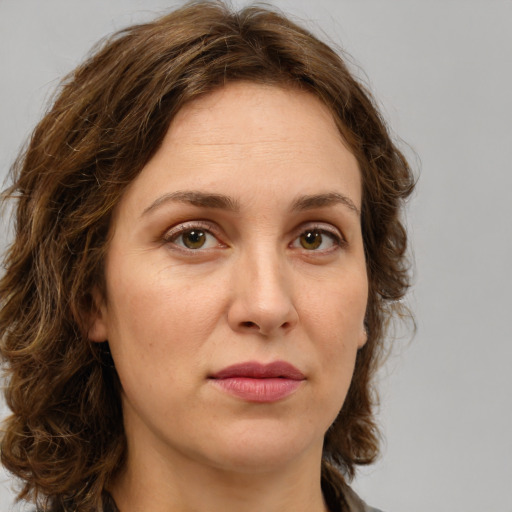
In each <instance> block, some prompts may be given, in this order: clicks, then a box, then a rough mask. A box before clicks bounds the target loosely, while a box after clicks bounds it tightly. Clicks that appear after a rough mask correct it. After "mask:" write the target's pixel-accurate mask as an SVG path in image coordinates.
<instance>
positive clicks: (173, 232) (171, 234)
mask: <svg viewBox="0 0 512 512" xmlns="http://www.w3.org/2000/svg"><path fill="white" fill-rule="evenodd" d="M197 228H199V229H202V230H203V231H207V232H208V233H210V234H211V235H212V236H214V237H215V238H216V240H217V242H218V243H219V246H221V247H226V244H224V243H223V242H222V240H221V237H222V235H221V232H220V230H219V228H218V227H217V226H216V225H215V224H214V223H212V222H210V221H207V220H189V221H186V222H180V223H179V224H176V225H175V226H172V227H170V228H168V229H166V230H165V232H164V233H163V235H162V237H161V238H162V240H163V241H164V242H165V243H174V240H175V239H176V238H178V237H179V236H180V235H181V234H183V233H186V232H187V231H191V230H193V229H197ZM174 247H175V248H176V249H179V250H183V251H190V252H199V251H201V250H202V251H206V250H208V249H188V248H186V247H182V246H180V245H177V244H174Z"/></svg>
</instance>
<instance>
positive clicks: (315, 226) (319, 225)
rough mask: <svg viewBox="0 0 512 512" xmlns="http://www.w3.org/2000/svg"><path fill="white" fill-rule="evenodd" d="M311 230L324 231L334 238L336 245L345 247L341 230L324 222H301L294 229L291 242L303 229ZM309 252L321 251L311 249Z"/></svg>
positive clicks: (345, 241)
mask: <svg viewBox="0 0 512 512" xmlns="http://www.w3.org/2000/svg"><path fill="white" fill-rule="evenodd" d="M308 230H312V231H318V232H320V233H325V234H327V235H329V236H331V237H332V238H333V239H334V242H335V243H336V245H337V246H338V247H345V246H346V245H347V239H346V238H345V236H344V234H343V232H342V231H341V230H340V229H339V228H337V227H336V226H334V225H332V224H329V223H326V222H306V223H304V224H301V225H300V226H299V227H298V228H297V229H296V230H295V235H294V237H293V240H292V243H293V242H294V241H295V240H296V239H297V238H298V237H299V236H300V235H302V234H303V233H304V232H305V231H308ZM311 252H320V253H321V252H322V251H311Z"/></svg>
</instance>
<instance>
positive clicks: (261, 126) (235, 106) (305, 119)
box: [135, 82, 360, 207]
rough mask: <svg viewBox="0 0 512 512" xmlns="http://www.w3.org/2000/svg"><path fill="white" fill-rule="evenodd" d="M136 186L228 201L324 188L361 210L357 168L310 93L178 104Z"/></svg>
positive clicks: (278, 90) (270, 92) (244, 94)
mask: <svg viewBox="0 0 512 512" xmlns="http://www.w3.org/2000/svg"><path fill="white" fill-rule="evenodd" d="M241 180H242V181H241ZM135 181H136V182H139V187H142V188H144V187H146V186H147V187H151V188H156V189H159V191H160V192H162V190H163V189H164V190H166V189H169V188H172V189H174V190H180V189H191V188H194V189H198V188H204V189H205V190H208V191H212V192H220V193H226V192H227V193H231V191H230V190H226V189H233V190H232V195H234V196H237V195H239V194H242V193H243V192H244V191H245V192H247V193H255V192H256V191H257V190H261V192H262V193H267V192H270V193H276V191H279V193H280V194H281V195H283V194H285V193H288V194H293V193H295V195H300V194H315V193H319V192H325V190H321V189H322V187H324V184H325V187H324V188H327V189H329V191H330V189H331V188H332V187H335V188H338V191H339V192H342V193H344V194H347V193H349V192H350V193H351V195H352V196H353V197H352V200H353V202H354V203H355V204H356V205H357V206H358V207H360V197H359V196H360V192H359V191H360V173H359V168H358V164H357V161H356V159H355V157H354V155H353V154H352V152H351V151H350V150H349V149H348V148H347V146H346V144H345V143H344V141H343V138H342V136H341V134H340V132H339V130H338V128H337V126H336V123H335V120H334V118H333V116H332V114H331V112H330V110H329V109H328V108H327V106H326V105H325V104H324V103H322V102H321V101H320V100H319V99H318V98H317V97H316V96H314V95H313V94H312V93H309V92H305V91H301V90H297V89H290V88H283V87H276V86H269V85H261V84H255V83H250V82H235V83H232V84H229V85H227V86H224V87H222V88H220V89H218V90H216V91H214V92H212V93H210V94H208V95H205V96H202V97H200V98H199V99H196V100H194V101H192V102H190V103H188V104H187V105H185V106H184V107H183V108H182V109H181V110H180V111H179V112H178V113H177V115H176V116H175V118H174V119H173V120H172V122H171V124H170V127H169V129H168V131H167V133H166V135H165V137H164V140H163V142H162V145H161V147H160V148H159V150H158V151H157V152H156V154H155V155H154V156H153V158H152V159H151V160H150V161H149V163H148V164H147V165H146V167H145V168H144V169H143V170H142V172H141V175H140V176H139V177H138V178H137V179H136V180H135ZM141 182H143V183H141ZM235 185H236V188H233V187H234V186H235ZM166 191H167V190H166Z"/></svg>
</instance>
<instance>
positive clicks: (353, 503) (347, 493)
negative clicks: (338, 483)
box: [343, 486, 383, 512]
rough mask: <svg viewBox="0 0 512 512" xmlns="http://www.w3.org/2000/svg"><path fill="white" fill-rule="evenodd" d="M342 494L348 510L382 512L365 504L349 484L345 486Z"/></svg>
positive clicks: (353, 511)
mask: <svg viewBox="0 0 512 512" xmlns="http://www.w3.org/2000/svg"><path fill="white" fill-rule="evenodd" d="M343 495H344V497H345V500H346V502H347V504H348V507H349V511H350V512H383V511H382V510H380V509H378V508H373V507H370V506H369V505H367V504H366V503H365V502H364V501H363V500H362V499H361V498H360V497H359V496H358V495H357V494H356V493H355V491H354V490H353V489H352V488H350V487H349V486H346V487H345V489H344V490H343Z"/></svg>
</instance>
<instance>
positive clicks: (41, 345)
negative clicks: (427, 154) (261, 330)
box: [0, 1, 414, 511]
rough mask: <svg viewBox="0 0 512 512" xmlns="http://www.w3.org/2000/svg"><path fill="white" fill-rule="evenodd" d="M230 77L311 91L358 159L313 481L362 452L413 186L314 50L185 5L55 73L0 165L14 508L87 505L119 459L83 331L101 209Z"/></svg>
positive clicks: (357, 97)
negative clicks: (325, 417)
mask: <svg viewBox="0 0 512 512" xmlns="http://www.w3.org/2000/svg"><path fill="white" fill-rule="evenodd" d="M239 80H245V81H251V82H256V83H262V84H270V85H276V86H284V87H291V88H298V89H300V90H306V91H310V92H311V93H312V94H314V95H316V96H317V97H318V98H320V100H321V101H323V102H324V104H325V105H327V107H328V108H329V109H330V111H331V112H332V114H333V116H334V118H335V120H336V123H337V126H338V128H339V130H340V132H341V134H342V136H343V138H344V139H345V141H346V143H347V144H348V146H349V148H350V150H351V151H352V152H353V154H354V155H355V156H356V158H357V160H358V163H359V167H360V171H361V175H362V183H363V185H362V187H363V190H362V216H361V223H362V232H363V238H364V247H365V254H366V262H367V274H368V282H369V297H368V305H367V311H366V318H365V324H366V329H367V334H368V340H367V343H366V344H365V345H364V347H363V348H361V349H360V350H359V351H358V354H357V359H356V363H355V371H354V375H353V379H352V383H351V386H350V389H349V391H348V395H347V397H346V400H345V402H344V404H343V407H342V409H341V411H340V413H339V415H338V417H337V418H336V420H335V422H334V423H333V425H332V426H331V428H330V429H329V430H328V432H327V433H326V436H325V443H324V458H323V475H324V481H325V482H328V481H332V482H335V483H336V482H339V481H341V482H343V481H344V479H350V478H351V477H353V476H354V473H355V467H356V466H357V465H361V464H369V463H371V462H372V461H373V460H374V459H375V457H376V456H377V454H378V446H379V442H378V441H379V432H378V429H377V426H376V423H375V418H374V406H375V403H376V394H375V392H374V389H373V386H372V381H373V380H372V378H373V376H374V374H375V371H376V369H377V368H378V365H379V362H380V361H381V359H382V354H383V349H382V347H383V344H384V340H385V337H386V330H387V325H388V323H389V321H390V319H391V318H392V317H393V316H394V315H396V314H397V313H400V308H401V307H402V306H401V301H400V299H401V298H402V297H403V296H404V294H405V292H406V290H407V288H408V286H409V280H410V276H409V270H408V267H409V265H408V260H407V253H406V245H407V237H406V233H405V230H404V227H403V224H402V222H401V210H402V207H403V204H404V200H405V199H406V198H407V197H408V196H409V195H410V193H411V191H412V189H413V186H414V178H413V175H412V172H411V170H410V167H409V165H408V163H407V161H406V159H405V158H404V156H403V155H402V153H401V152H400V151H399V150H398V149H397V147H396V145H395V143H394V142H393V140H392V138H391V136H390V134H389V133H388V129H387V128H386V125H385V123H384V121H383V119H382V118H381V116H380V114H379V112H378V109H377V108H376V106H375V101H374V100H373V99H372V97H371V95H370V94H369V92H368V91H367V90H366V89H365V87H364V86H363V85H362V84H361V83H360V82H359V81H358V80H357V79H356V78H355V77H354V76H353V75H352V74H351V73H350V72H349V70H348V67H347V65H346V64H345V62H344V60H343V59H342V58H341V57H340V56H339V55H338V54H337V53H336V52H335V51H333V50H332V49H331V48H330V47H329V46H327V45H326V44H324V43H323V42H321V41H319V40H318V39H317V38H316V37H315V36H313V35H312V34H311V33H310V32H309V31H307V30H306V29H304V28H302V27H299V26H297V25H296V24H295V23H294V22H292V21H290V20H289V19H287V18H286V17H284V16H283V15H282V14H280V13H278V12H277V11H275V10H273V9H271V8H268V7H265V8H264V7H247V8H245V9H243V10H241V11H239V12H232V11H231V10H230V9H229V8H228V7H226V5H225V4H224V3H222V2H218V1H217V2H208V1H206V2H193V3H189V4H187V5H186V6H184V7H182V8H180V9H177V10H175V11H173V12H171V13H170V14H168V15H165V16H163V17H161V18H159V19H156V20H155V21H152V22H149V23H145V24H141V25H136V26H132V27H129V28H127V29H124V30H121V31H120V32H118V33H116V34H115V35H113V36H111V37H110V38H108V39H106V40H105V41H104V42H103V43H102V44H101V45H100V46H99V47H97V48H96V49H95V51H94V53H93V54H92V55H91V56H90V57H89V58H88V60H86V61H85V62H84V63H83V64H82V65H80V66H79V67H78V68H77V69H76V70H75V71H73V72H72V73H71V74H70V75H69V76H67V77H66V78H65V79H64V80H63V82H62V84H61V86H60V90H59V91H58V94H57V95H56V99H55V101H54V102H53V105H52V106H51V107H50V109H49V110H48V112H47V113H46V115H45V116H44V117H43V119H42V120H41V121H40V123H39V124H38V125H37V127H36V128H35V130H34V132H33V134H32V137H31V140H30V142H29V143H28V145H27V147H26V148H25V149H24V151H23V152H22V153H21V154H20V156H19V157H18V159H17V160H16V162H15V163H14V165H13V166H12V169H11V174H12V180H13V184H12V186H10V188H9V189H7V190H6V191H5V192H4V199H5V200H7V199H9V200H11V201H13V202H14V206H15V209H14V219H15V226H14V229H15V232H14V241H13V242H12V244H11V245H10V248H9V249H8V251H7V253H6V256H5V260H4V266H5V273H4V275H3V277H2V279H1V281H0V297H1V311H0V336H1V346H0V353H1V356H2V358H3V363H4V368H5V371H6V387H5V398H6V401H7V404H8V406H9V407H10V409H11V411H12V414H11V416H10V417H8V418H7V419H6V420H5V423H4V432H3V437H2V440H1V460H2V463H3V464H4V466H5V467H6V468H7V469H8V470H9V471H10V472H12V473H13V474H14V475H16V476H17V477H19V478H20V479H21V481H22V483H23V485H22V487H21V489H20V492H19V495H18V498H19V499H26V500H32V501H34V502H36V503H39V504H40V506H42V507H48V506H50V507H53V508H54V509H55V510H66V509H68V508H69V509H70V510H71V509H72V510H80V511H90V510H102V507H101V495H102V492H103V491H104V490H105V489H108V486H109V484H110V482H112V479H113V478H114V477H115V475H116V474H117V472H118V471H119V469H120V468H122V467H123V464H124V457H125V451H126V439H125V434H124V430H123V418H122V408H121V404H120V383H119V380H118V377H117V374H116V371H115V368H114V365H113V362H112V359H111V356H110V351H109V347H108V342H105V343H93V342H91V341H90V340H89V339H88V336H87V332H88V325H87V318H90V316H91V311H93V309H94V301H93V291H94V290H99V291H100V292H103V293H104V292H105V277H104V258H105V254H106V251H107V250H108V234H109V227H110V222H111V218H112V214H113V211H114V209H115V208H116V205H117V204H118V203H119V201H120V199H121V197H122V195H123V192H124V191H125V189H126V187H127V186H128V185H129V184H130V183H131V182H132V181H133V180H134V179H135V177H136V176H137V175H138V173H139V172H140V171H141V169H142V168H143V167H144V165H145V164H146V163H147V162H148V161H149V159H150V158H151V157H152V155H154V153H155V152H156V150H157V149H158V147H159V145H160V144H161V142H162V139H163V137H164V135H165V133H166V131H167V129H168V126H169V123H170V122H171V120H172V119H173V117H174V116H175V115H176V113H177V112H178V111H179V110H180V109H181V108H182V107H183V105H185V104H186V103H188V102H190V101H192V100H194V99H196V98H198V97H200V96H202V95H205V94H208V93H209V92H211V91H213V90H215V89H218V88H220V87H222V86H223V85H225V84H226V83H229V82H233V81H239ZM334 468H338V469H340V470H341V471H336V470H335V469H334ZM336 485H337V484H336Z"/></svg>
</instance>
